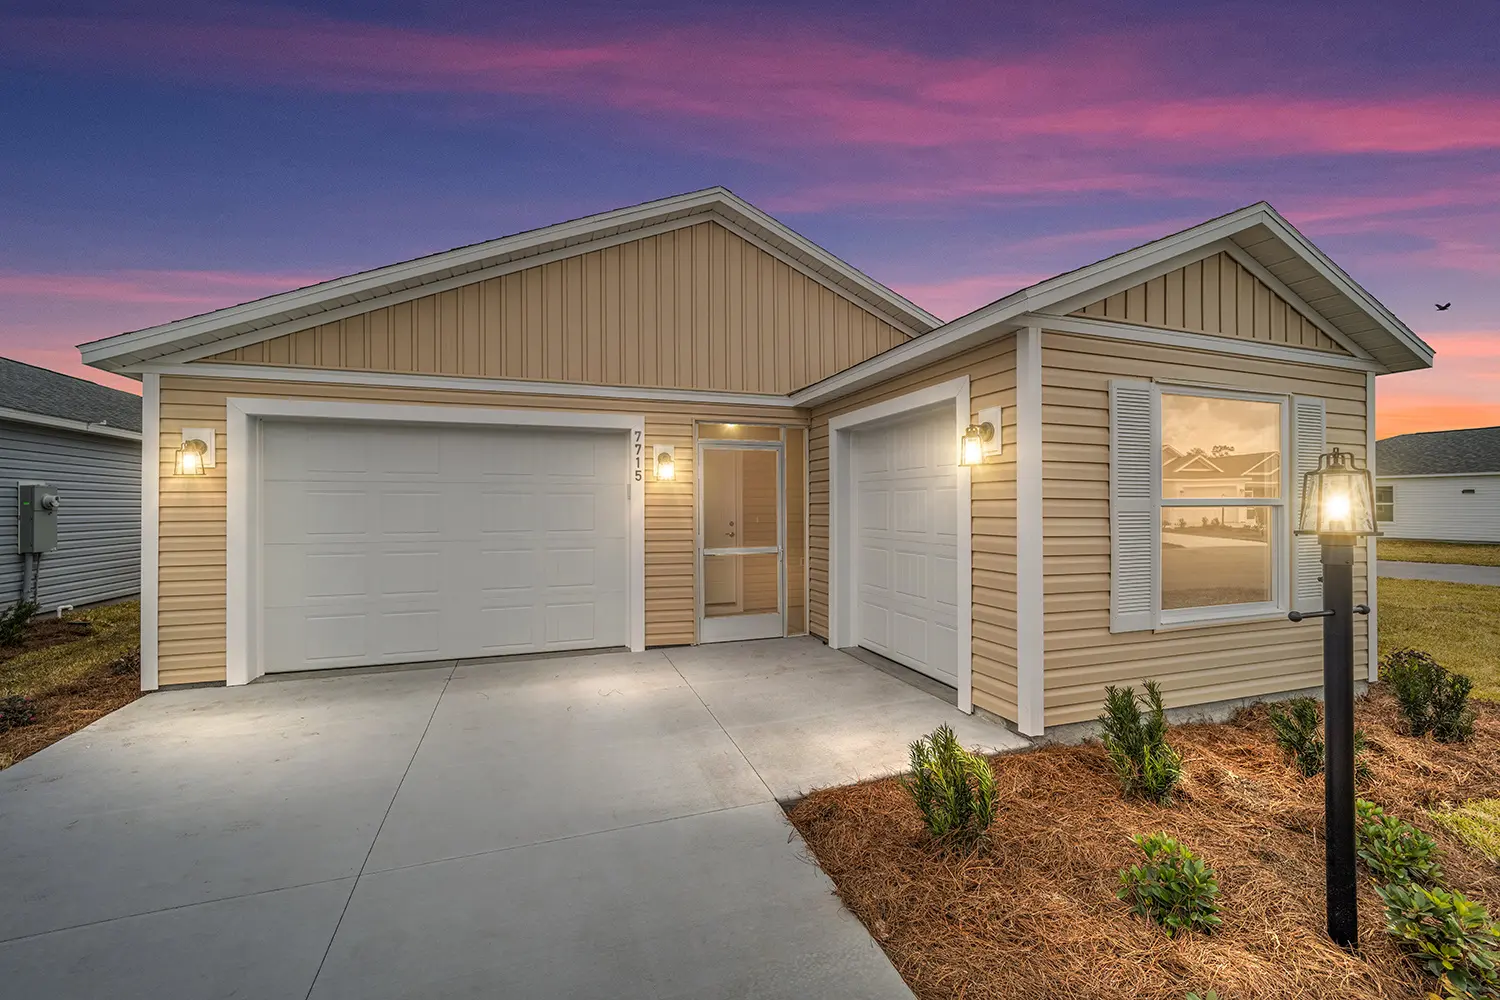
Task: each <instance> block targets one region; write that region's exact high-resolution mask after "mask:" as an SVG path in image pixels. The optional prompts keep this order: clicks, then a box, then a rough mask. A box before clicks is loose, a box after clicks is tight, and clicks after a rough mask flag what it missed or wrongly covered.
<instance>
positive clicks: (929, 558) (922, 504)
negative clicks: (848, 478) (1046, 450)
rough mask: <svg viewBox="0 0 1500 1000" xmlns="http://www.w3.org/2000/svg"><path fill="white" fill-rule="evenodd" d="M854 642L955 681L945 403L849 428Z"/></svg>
mask: <svg viewBox="0 0 1500 1000" xmlns="http://www.w3.org/2000/svg"><path fill="white" fill-rule="evenodd" d="M851 437H852V439H853V455H852V458H853V470H854V476H853V478H854V486H855V488H854V508H855V509H854V515H855V518H856V524H855V530H854V581H855V586H856V588H857V590H856V597H855V641H856V643H857V644H858V645H860V646H863V647H864V648H866V649H869V650H871V651H872V652H876V653H879V654H880V655H882V656H886V657H889V658H890V659H892V660H895V661H896V662H897V663H901V664H904V665H905V666H908V667H911V668H912V669H913V670H918V671H921V672H922V673H924V674H927V675H928V676H930V677H934V678H936V679H937V680H940V681H942V682H943V683H945V684H952V685H954V686H957V684H958V521H957V517H958V504H957V499H958V489H957V478H958V477H957V464H956V458H957V456H956V452H957V442H956V441H955V439H954V434H953V410H952V407H939V408H937V409H935V410H931V411H927V412H925V413H921V414H918V415H916V416H914V417H908V418H903V419H901V420H899V421H897V422H893V423H890V424H885V425H882V426H879V427H875V428H871V429H868V430H859V431H855V432H854V433H853V434H852V435H851Z"/></svg>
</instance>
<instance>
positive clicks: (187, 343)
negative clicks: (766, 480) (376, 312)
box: [79, 187, 942, 370]
mask: <svg viewBox="0 0 1500 1000" xmlns="http://www.w3.org/2000/svg"><path fill="white" fill-rule="evenodd" d="M710 213H714V214H719V215H722V216H724V217H725V218H726V219H727V220H728V221H730V222H731V223H733V224H735V225H736V226H738V227H740V228H742V229H743V230H746V231H748V233H749V234H751V235H752V236H754V237H755V238H756V239H757V240H758V241H764V242H765V243H768V244H770V245H771V246H772V247H774V248H775V250H776V251H778V256H783V257H787V258H790V260H789V261H788V262H789V263H793V264H795V265H796V266H798V267H799V269H801V270H803V271H805V272H807V273H808V274H809V275H811V276H814V277H815V278H817V279H818V280H819V281H821V282H823V283H824V284H828V285H830V287H833V286H837V287H838V288H839V289H840V290H841V291H843V292H844V293H845V294H848V295H850V296H851V297H854V298H856V299H858V300H862V302H863V303H864V304H865V305H867V306H869V307H871V308H872V309H873V311H875V312H876V313H877V314H879V315H882V316H885V317H887V318H888V319H889V320H890V322H891V323H892V324H893V325H896V326H898V327H900V328H902V329H904V330H905V332H908V333H911V334H913V335H916V334H921V333H925V332H926V331H928V330H931V329H933V328H935V327H938V326H940V325H942V320H940V319H938V318H937V317H936V316H933V315H932V314H931V313H929V312H927V311H926V310H925V309H922V308H920V307H919V306H917V305H915V304H914V303H912V302H911V301H910V300H908V299H906V298H905V297H904V296H902V295H899V294H897V293H896V292H894V291H892V290H891V289H889V288H886V287H885V286H884V285H882V284H880V283H879V282H877V281H875V280H874V279H872V278H870V277H869V276H868V275H866V274H864V273H863V272H861V271H859V270H857V269H856V268H854V267H851V266H850V265H849V264H847V263H845V262H844V261H842V260H840V259H839V258H838V257H835V256H834V255H833V254H831V253H829V252H828V251H826V250H824V249H822V248H821V247H819V246H817V245H816V244H815V243H813V242H812V241H810V240H808V239H806V238H804V237H802V236H800V235H798V234H797V233H795V232H793V231H792V230H791V229H788V228H787V227H786V226H784V225H782V224H781V223H780V222H777V221H776V220H775V219H773V218H771V217H770V216H769V215H767V214H766V213H764V212H762V211H761V210H760V209H758V208H756V207H755V206H754V205H751V204H750V203H749V202H747V201H745V200H744V199H742V198H740V197H738V196H737V195H735V194H734V193H733V192H731V191H729V190H727V189H725V188H722V187H714V188H708V189H706V190H703V191H695V192H691V193H689V194H682V195H675V196H673V197H670V198H662V199H659V200H657V201H651V202H646V203H645V204H642V205H635V206H632V207H629V208H621V209H616V210H614V211H611V212H603V213H600V214H598V215H591V216H587V217H585V218H582V219H575V220H573V221H571V222H563V223H559V224H557V225H554V226H547V227H545V228H542V229H534V230H530V231H528V232H524V233H517V234H516V235H514V236H507V237H503V238H501V239H497V240H490V241H488V242H485V243H476V244H474V245H473V246H468V247H459V248H458V249H455V250H449V251H446V252H444V253H438V254H433V255H431V256H428V257H422V258H418V259H417V260H411V261H405V262H402V263H398V264H391V265H388V266H386V267H381V268H376V269H375V270H372V271H365V272H362V273H360V274H352V275H349V276H347V277H343V278H335V279H333V280H331V281H325V282H321V283H319V284H316V285H310V286H308V287H306V288H300V289H296V290H294V291H289V292H282V293H280V294H278V295H272V296H269V297H267V298H263V299H257V300H255V301H254V302H246V303H244V304H242V305H237V306H230V307H228V308H225V309H219V310H216V311H214V312H211V313H205V314H203V315H201V316H191V317H188V318H186V319H181V320H176V321H174V322H172V323H165V324H162V325H160V326H154V327H148V328H147V329H144V330H137V331H135V332H133V333H123V334H119V335H118V336H114V337H108V338H105V339H103V340H97V341H93V342H90V343H87V344H83V345H81V346H80V348H79V350H80V352H81V353H82V355H83V360H84V362H85V363H87V364H90V365H93V366H95V367H97V368H103V369H106V370H119V369H121V368H124V367H126V366H128V365H132V364H136V363H139V362H144V361H151V360H155V359H158V358H164V357H166V356H167V355H172V354H178V353H180V352H183V351H188V350H194V349H196V348H198V347H202V346H209V345H212V344H220V343H223V342H225V341H228V340H230V339H237V338H240V337H241V336H242V335H247V334H261V335H262V337H261V338H259V339H263V336H264V332H265V330H267V329H268V328H272V327H278V328H279V327H282V326H284V325H285V324H288V323H297V324H298V328H301V327H305V326H311V325H315V324H317V323H319V322H328V321H329V315H330V313H331V312H332V311H333V310H340V311H343V310H348V309H350V308H352V309H353V311H355V312H359V311H364V310H366V309H369V308H372V306H370V305H369V304H368V303H369V301H370V300H371V299H374V298H378V297H381V296H386V295H391V294H394V293H397V292H401V291H403V290H406V289H415V288H423V289H424V291H423V292H421V293H418V294H426V293H427V292H430V291H431V287H432V285H434V284H435V283H437V282H443V281H447V280H450V279H454V278H461V279H462V281H461V282H460V283H467V282H470V281H474V280H476V278H475V272H478V271H482V270H484V269H485V268H486V267H487V266H492V265H488V264H487V263H486V262H487V261H491V260H493V259H494V258H497V257H511V258H512V259H516V258H514V255H517V254H525V253H526V252H527V251H528V250H530V249H533V248H540V247H545V246H548V245H559V244H560V246H558V249H564V248H567V247H573V246H576V245H577V244H581V243H586V242H590V241H593V240H598V239H603V238H607V237H612V236H615V235H616V234H622V233H627V232H631V233H633V232H635V231H637V230H641V229H644V228H646V227H648V226H652V225H656V224H660V223H666V222H670V221H673V220H674V219H680V218H686V217H688V216H693V215H700V214H710ZM627 238H638V237H627ZM623 241H624V240H621V242H623ZM577 252H579V251H578V250H576V249H575V250H572V251H571V253H577ZM571 253H570V254H565V255H571ZM521 259H531V258H521ZM247 324H248V325H249V326H248V327H247ZM220 349H221V350H225V349H228V348H220ZM210 353H215V352H210Z"/></svg>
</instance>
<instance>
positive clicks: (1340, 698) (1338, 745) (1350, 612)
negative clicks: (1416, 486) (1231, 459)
mask: <svg viewBox="0 0 1500 1000" xmlns="http://www.w3.org/2000/svg"><path fill="white" fill-rule="evenodd" d="M1373 496H1374V489H1373V486H1372V484H1371V482H1370V470H1369V469H1368V468H1359V467H1357V466H1356V465H1355V464H1354V456H1353V455H1350V454H1349V453H1348V452H1343V451H1339V450H1338V449H1337V448H1335V449H1333V451H1332V452H1330V453H1329V454H1327V455H1320V456H1318V467H1317V469H1315V470H1314V471H1312V472H1309V473H1307V474H1306V475H1305V476H1304V477H1303V485H1302V510H1301V513H1300V516H1299V518H1298V525H1297V534H1299V535H1317V536H1318V540H1319V541H1320V542H1321V543H1322V547H1323V610H1322V611H1310V612H1297V611H1293V612H1292V613H1291V614H1289V615H1288V616H1287V617H1288V618H1290V619H1291V620H1292V621H1294V622H1300V621H1302V620H1303V619H1304V618H1322V619H1323V743H1324V745H1325V746H1326V747H1327V754H1328V760H1327V764H1326V766H1325V767H1324V768H1323V815H1324V825H1325V830H1326V833H1325V843H1326V851H1327V867H1328V878H1327V890H1328V936H1329V937H1331V938H1333V940H1334V941H1336V942H1338V943H1339V944H1340V945H1342V946H1343V947H1345V948H1352V947H1354V944H1355V942H1356V941H1357V940H1358V937H1359V913H1358V907H1357V903H1356V897H1355V885H1356V881H1355V879H1356V873H1355V853H1354V615H1355V613H1359V614H1362V615H1363V614H1369V613H1370V609H1369V608H1368V607H1366V606H1365V605H1363V604H1360V605H1358V606H1356V605H1355V604H1354V544H1355V540H1356V539H1358V538H1361V537H1364V536H1367V535H1375V534H1378V533H1379V532H1377V531H1376V530H1375V517H1374V508H1373V507H1372V505H1371V500H1372V498H1373ZM1374 571H1375V568H1374V567H1373V566H1372V567H1370V572H1372V573H1373V572H1374Z"/></svg>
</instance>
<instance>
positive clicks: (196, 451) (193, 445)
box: [177, 438, 208, 476]
mask: <svg viewBox="0 0 1500 1000" xmlns="http://www.w3.org/2000/svg"><path fill="white" fill-rule="evenodd" d="M207 456H208V445H207V444H206V443H204V442H203V441H200V440H199V439H198V438H191V439H189V440H187V441H184V442H182V447H181V448H178V449H177V474H178V475H179V476H206V475H208V470H207V469H206V468H205V466H204V462H205V460H206V458H207Z"/></svg>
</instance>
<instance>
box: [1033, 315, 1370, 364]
mask: <svg viewBox="0 0 1500 1000" xmlns="http://www.w3.org/2000/svg"><path fill="white" fill-rule="evenodd" d="M1020 318H1021V319H1024V320H1026V321H1027V322H1029V323H1031V324H1033V325H1036V326H1040V327H1042V328H1044V329H1047V330H1053V331H1055V332H1057V333H1077V334H1082V335H1084V336H1088V337H1108V338H1110V339H1114V340H1128V341H1131V342H1133V343H1137V344H1154V345H1158V346H1161V347H1184V348H1188V349H1189V350H1195V351H1211V352H1213V353H1216V354H1229V355H1233V356H1236V357H1242V358H1260V359H1262V360H1266V361H1284V362H1290V363H1292V364H1298V365H1313V366H1316V367H1320V368H1341V369H1345V370H1348V371H1361V372H1373V373H1377V374H1378V373H1382V372H1385V371H1386V368H1385V367H1384V366H1383V365H1381V364H1380V362H1378V361H1374V360H1370V359H1365V358H1350V357H1346V356H1344V355H1342V354H1332V353H1329V352H1327V351H1315V350H1312V349H1311V348H1306V347H1291V346H1289V345H1286V344H1270V343H1267V342H1266V341H1264V340H1243V339H1241V338H1239V337H1223V336H1218V335H1216V334H1212V333H1193V332H1191V331H1187V330H1163V329H1160V328H1158V327H1154V326H1140V325H1138V324H1135V323H1127V322H1124V321H1122V320H1115V319H1094V318H1092V317H1082V316H1060V315H1055V314H1052V313H1028V314H1027V315H1025V316H1022V317H1020Z"/></svg>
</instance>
